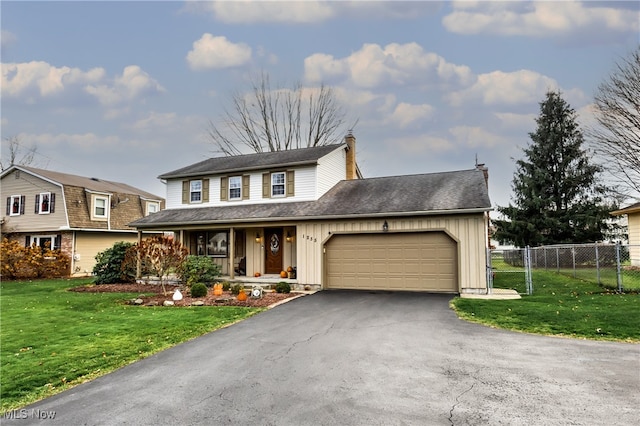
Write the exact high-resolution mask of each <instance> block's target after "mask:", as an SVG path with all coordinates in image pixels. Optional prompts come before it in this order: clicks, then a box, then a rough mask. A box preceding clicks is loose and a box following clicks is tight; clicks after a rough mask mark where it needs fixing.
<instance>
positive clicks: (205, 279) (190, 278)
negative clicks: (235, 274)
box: [177, 255, 220, 286]
mask: <svg viewBox="0 0 640 426" xmlns="http://www.w3.org/2000/svg"><path fill="white" fill-rule="evenodd" d="M177 272H178V275H179V276H180V279H182V281H183V282H184V283H185V284H186V285H187V286H191V285H193V284H195V283H198V282H200V283H206V284H209V285H212V283H213V282H214V281H215V280H216V278H217V277H219V276H220V265H217V264H215V263H214V262H213V260H212V259H211V258H210V257H207V256H194V255H190V256H187V258H186V259H185V261H184V262H182V265H180V267H179V268H178V271H177Z"/></svg>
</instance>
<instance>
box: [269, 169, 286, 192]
mask: <svg viewBox="0 0 640 426" xmlns="http://www.w3.org/2000/svg"><path fill="white" fill-rule="evenodd" d="M284 185H285V177H284V172H277V173H271V196H272V197H284V195H285V194H284Z"/></svg>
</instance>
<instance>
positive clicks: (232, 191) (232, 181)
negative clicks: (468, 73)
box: [229, 176, 242, 200]
mask: <svg viewBox="0 0 640 426" xmlns="http://www.w3.org/2000/svg"><path fill="white" fill-rule="evenodd" d="M229 199H230V200H241V199H242V176H231V177H230V178H229Z"/></svg>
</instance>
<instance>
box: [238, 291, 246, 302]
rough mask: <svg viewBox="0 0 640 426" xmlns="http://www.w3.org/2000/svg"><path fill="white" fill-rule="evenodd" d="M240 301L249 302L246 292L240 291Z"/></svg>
mask: <svg viewBox="0 0 640 426" xmlns="http://www.w3.org/2000/svg"><path fill="white" fill-rule="evenodd" d="M238 300H239V301H241V302H244V301H245V300H247V293H245V292H244V290H240V292H239V293H238Z"/></svg>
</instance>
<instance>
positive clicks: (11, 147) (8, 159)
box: [0, 136, 38, 170]
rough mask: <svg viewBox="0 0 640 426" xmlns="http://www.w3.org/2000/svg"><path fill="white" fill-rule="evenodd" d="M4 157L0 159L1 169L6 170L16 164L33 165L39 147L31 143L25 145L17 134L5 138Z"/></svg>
mask: <svg viewBox="0 0 640 426" xmlns="http://www.w3.org/2000/svg"><path fill="white" fill-rule="evenodd" d="M2 142H3V143H2V145H3V146H2V158H1V159H0V170H6V169H8V168H9V167H11V166H13V165H14V164H17V165H20V166H28V165H31V164H32V163H33V162H34V160H35V155H36V154H37V151H38V147H37V146H35V145H31V146H29V147H25V146H24V145H23V144H22V141H21V140H20V138H19V137H17V136H10V137H6V138H3V141H2Z"/></svg>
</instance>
